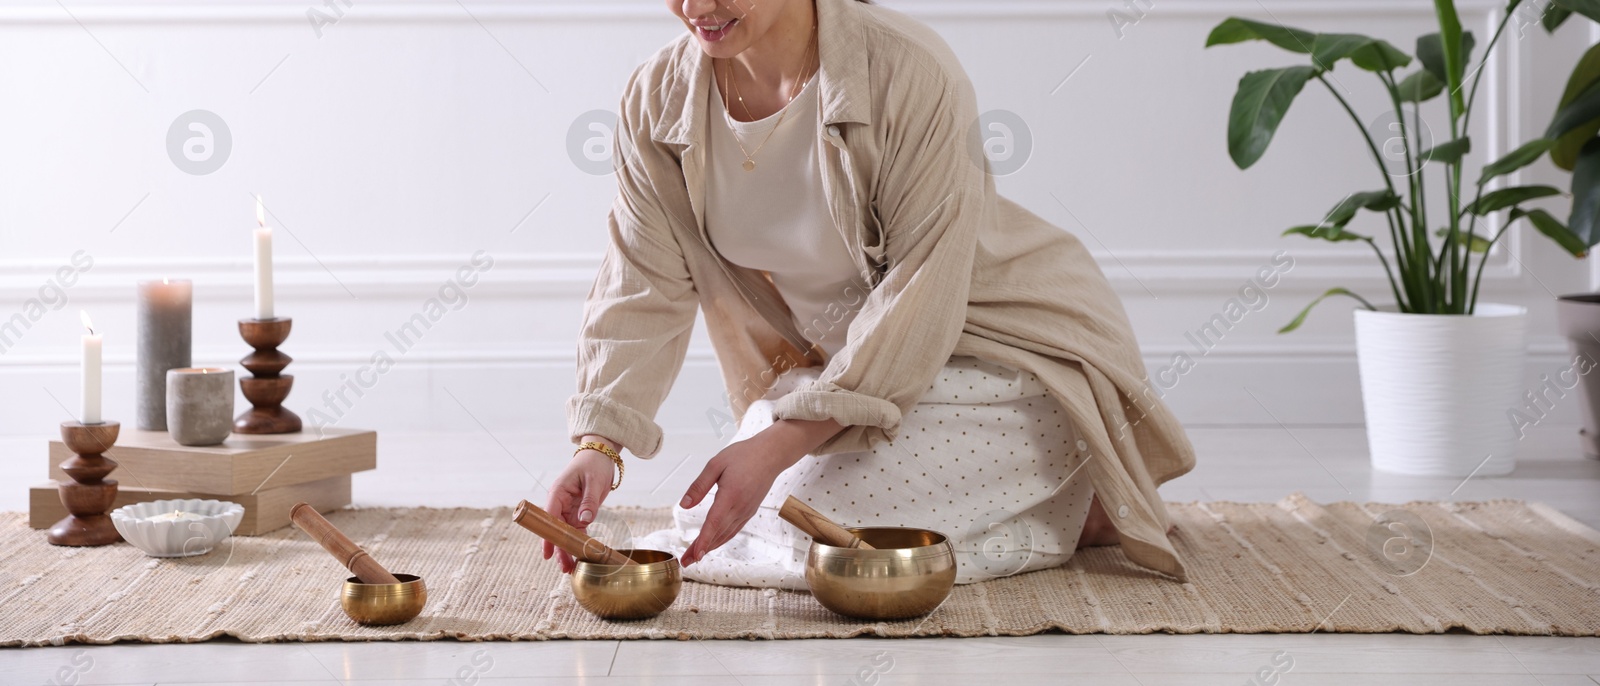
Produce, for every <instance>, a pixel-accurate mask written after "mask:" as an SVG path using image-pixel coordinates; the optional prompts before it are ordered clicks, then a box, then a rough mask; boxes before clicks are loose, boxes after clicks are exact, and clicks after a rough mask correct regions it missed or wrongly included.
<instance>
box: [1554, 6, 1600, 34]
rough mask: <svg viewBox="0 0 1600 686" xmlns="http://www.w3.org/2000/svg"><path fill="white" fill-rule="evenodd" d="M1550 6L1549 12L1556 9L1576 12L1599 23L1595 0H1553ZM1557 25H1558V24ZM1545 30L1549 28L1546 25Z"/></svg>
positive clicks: (1599, 15) (1599, 16)
mask: <svg viewBox="0 0 1600 686" xmlns="http://www.w3.org/2000/svg"><path fill="white" fill-rule="evenodd" d="M1550 4H1551V7H1550V11H1555V8H1556V7H1560V8H1562V9H1564V10H1566V11H1568V12H1577V13H1578V14H1581V15H1583V16H1585V17H1588V18H1590V19H1593V20H1595V21H1600V2H1596V1H1595V0H1554V2H1552V3H1550ZM1557 23H1558V24H1559V23H1560V22H1557ZM1546 28H1550V27H1549V26H1548V25H1546Z"/></svg>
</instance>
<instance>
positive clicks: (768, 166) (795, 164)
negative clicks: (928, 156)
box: [706, 69, 868, 359]
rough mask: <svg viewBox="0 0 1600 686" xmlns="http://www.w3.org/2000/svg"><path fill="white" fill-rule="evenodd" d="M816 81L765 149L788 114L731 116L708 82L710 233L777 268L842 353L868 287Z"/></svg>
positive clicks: (821, 335) (770, 269)
mask: <svg viewBox="0 0 1600 686" xmlns="http://www.w3.org/2000/svg"><path fill="white" fill-rule="evenodd" d="M715 72H716V70H714V69H713V73H715ZM717 76H719V77H720V76H721V75H720V74H717ZM816 83H817V78H816V76H812V78H811V80H810V81H809V82H807V83H806V85H805V86H804V87H802V89H801V91H800V94H799V95H798V96H796V97H795V99H794V101H792V102H790V103H789V104H788V106H787V110H788V114H787V115H785V116H784V120H783V126H781V127H779V128H778V130H777V131H776V132H773V133H772V138H771V139H770V140H767V142H766V145H765V146H764V147H762V148H761V150H760V152H756V147H757V146H760V145H762V141H763V140H765V139H766V137H767V133H768V132H770V131H772V127H773V126H774V125H776V124H777V123H778V116H779V114H780V113H781V111H780V112H775V113H773V114H772V116H769V117H766V118H765V119H760V120H757V121H753V122H741V121H735V120H733V119H732V118H731V117H729V116H727V110H726V109H725V108H724V106H723V102H722V97H721V95H720V93H719V91H718V89H717V88H715V87H713V88H708V89H707V91H708V92H709V93H710V97H711V101H712V102H711V103H710V108H709V110H708V111H709V113H710V121H709V122H708V126H707V128H708V129H709V136H708V140H707V145H708V147H709V150H708V151H707V159H708V160H709V161H708V163H707V164H706V230H707V232H708V233H709V234H710V236H711V242H712V245H713V247H714V248H715V249H716V251H717V252H718V253H719V254H721V255H722V256H723V257H724V258H726V259H727V260H728V261H730V262H732V263H734V264H737V265H740V266H743V267H748V268H750V269H757V270H762V271H765V272H767V273H768V275H769V276H770V277H771V278H772V283H773V284H774V285H775V286H777V289H778V293H779V294H780V295H782V296H783V299H784V302H785V303H787V304H788V306H789V310H790V311H791V312H793V313H794V321H795V325H796V326H797V327H798V328H799V329H800V332H801V333H802V334H803V335H804V336H805V337H806V339H807V340H810V341H811V342H813V343H816V344H818V345H820V346H821V347H822V349H823V350H825V351H827V353H828V357H829V359H832V357H833V356H834V355H835V354H837V353H838V352H839V350H840V349H841V348H843V347H844V342H845V331H846V330H847V329H848V328H849V326H850V322H851V320H853V319H854V318H855V314H856V312H857V311H859V310H860V309H861V305H862V304H863V303H864V302H865V300H866V292H867V290H868V289H867V287H866V284H864V283H863V282H862V281H861V277H860V274H859V273H858V272H857V271H856V267H855V263H854V262H853V261H852V260H851V258H850V253H849V248H848V247H847V246H846V245H845V242H844V237H843V236H841V235H840V234H839V231H838V229H837V228H836V227H835V225H834V223H833V218H832V216H831V215H830V214H829V212H828V202H827V196H826V195H825V194H824V193H823V182H822V169H821V168H820V167H819V166H818V165H819V161H818V155H819V151H818V147H817V146H819V145H823V144H824V143H823V142H822V141H821V140H820V138H819V134H818V102H817V97H818V96H817V90H818V87H817V85H816ZM735 107H737V105H735ZM735 130H737V131H738V136H739V137H738V139H735V138H734V131H735ZM741 142H742V143H743V144H744V149H745V150H749V151H750V152H751V153H753V154H754V160H755V163H756V168H755V169H754V170H751V171H746V170H745V168H744V163H745V155H744V153H743V152H742V151H741V150H740V149H739V144H740V143H741Z"/></svg>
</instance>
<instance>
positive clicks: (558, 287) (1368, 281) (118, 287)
mask: <svg viewBox="0 0 1600 686" xmlns="http://www.w3.org/2000/svg"><path fill="white" fill-rule="evenodd" d="M1279 250H1286V251H1288V252H1289V254H1290V255H1291V256H1292V257H1293V258H1294V260H1295V266H1294V270H1293V271H1292V272H1289V273H1288V274H1309V275H1313V276H1314V277H1315V278H1314V279H1308V278H1302V277H1299V276H1295V277H1294V278H1288V279H1285V280H1284V281H1283V282H1281V283H1280V285H1279V286H1277V287H1274V289H1273V291H1274V292H1291V293H1298V292H1312V291H1315V292H1318V293H1320V292H1321V291H1322V290H1323V289H1325V288H1326V286H1325V285H1321V284H1322V283H1323V282H1325V281H1327V280H1337V281H1340V282H1341V283H1348V284H1354V285H1372V284H1380V285H1381V284H1383V283H1384V281H1383V272H1382V269H1381V268H1380V267H1379V266H1378V265H1377V264H1376V263H1375V262H1374V261H1373V258H1372V253H1371V252H1369V251H1360V250H1348V249H1341V248H1325V247H1323V246H1322V245H1321V244H1318V243H1314V242H1305V243H1301V244H1295V243H1289V242H1285V243H1283V244H1280V245H1276V246H1272V247H1271V248H1270V249H1263V250H1259V251H1258V250H1116V251H1105V250H1098V251H1090V254H1091V255H1092V256H1093V257H1094V258H1095V261H1096V262H1097V263H1098V264H1099V266H1100V269H1101V270H1102V271H1103V272H1105V275H1106V277H1107V279H1108V280H1110V281H1111V282H1112V285H1113V286H1114V287H1116V288H1117V290H1118V291H1120V292H1123V293H1126V294H1128V295H1133V296H1138V295H1147V294H1146V293H1145V292H1144V289H1146V288H1148V289H1150V290H1151V291H1153V292H1154V293H1156V294H1157V295H1159V294H1163V293H1167V294H1180V295H1194V294H1200V293H1206V294H1214V293H1227V292H1232V291H1236V290H1238V289H1239V287H1241V286H1242V285H1244V283H1245V282H1246V281H1247V280H1249V279H1253V278H1254V277H1255V274H1256V271H1257V270H1258V269H1259V268H1260V267H1262V266H1264V265H1267V264H1268V263H1269V261H1270V260H1271V258H1272V256H1273V255H1274V254H1276V253H1277V252H1278V251H1279ZM490 256H491V257H493V258H494V266H493V267H492V268H491V269H490V270H488V271H486V272H481V273H480V278H481V281H480V285H481V286H486V287H484V288H474V291H473V293H474V295H477V294H480V293H483V294H488V295H490V296H491V297H492V296H493V295H494V294H495V293H496V292H498V293H501V294H514V295H515V296H517V297H570V296H573V295H577V296H579V297H582V296H583V295H585V294H587V293H588V290H589V287H590V286H591V285H592V284H593V283H594V277H595V274H597V273H598V272H599V269H600V262H601V258H602V255H601V254H600V253H509V254H498V255H496V254H493V253H490ZM69 258H70V255H61V256H59V257H57V258H53V259H44V258H37V259H23V260H15V259H13V260H0V305H5V304H7V303H10V302H17V301H21V300H25V299H27V298H31V297H33V296H34V295H35V294H36V293H37V292H38V290H39V288H40V286H42V285H43V284H44V282H45V280H46V279H49V278H51V277H52V275H53V274H54V273H55V272H56V270H57V269H59V268H60V267H62V266H64V265H66V264H67V263H68V261H69ZM469 259H470V253H465V252H463V253H462V254H461V255H451V256H437V255H393V256H373V257H359V258H357V257H334V258H325V259H317V258H313V257H294V256H283V257H278V258H276V259H275V261H274V263H273V268H274V279H275V281H274V287H275V288H277V289H279V290H280V291H282V292H283V293H284V294H286V295H290V296H310V297H320V296H328V297H349V296H350V293H349V292H347V291H346V289H349V291H350V292H354V293H355V294H356V295H357V296H373V297H385V296H394V297H412V296H415V295H417V294H418V293H419V292H424V291H427V290H429V289H432V288H437V287H438V286H439V285H440V284H442V283H443V282H444V281H445V280H446V279H449V278H451V277H452V276H453V275H454V274H455V271H456V269H458V268H459V267H461V266H462V265H465V264H467V262H468V260H469ZM1521 274H1522V270H1521V267H1520V266H1519V264H1518V263H1517V262H1516V261H1515V260H1511V259H1509V258H1508V257H1506V256H1505V255H1502V256H1501V257H1500V258H1498V259H1493V258H1491V262H1490V263H1489V267H1487V268H1486V269H1485V270H1484V277H1485V279H1486V280H1488V281H1489V282H1491V283H1494V282H1509V281H1516V280H1518V279H1519V278H1520V277H1521ZM163 277H173V278H184V279H190V280H192V281H194V282H195V284H196V285H199V286H204V287H205V289H206V291H207V297H209V298H219V299H225V300H228V301H233V300H238V299H248V298H250V297H251V293H252V291H251V289H252V288H253V287H254V283H255V282H254V277H253V275H252V271H251V260H250V258H249V257H248V256H240V257H234V258H229V259H216V258H199V257H196V258H162V259H154V258H104V259H96V260H95V263H94V266H93V267H92V268H90V269H89V270H88V271H87V272H84V273H82V275H81V276H80V278H79V281H78V283H77V285H75V286H73V287H72V288H71V294H72V296H73V297H74V298H82V299H86V300H90V301H95V300H122V299H127V298H129V297H131V296H132V294H133V288H134V284H135V283H137V282H138V281H143V280H148V279H159V278H163ZM1311 281H1316V282H1317V283H1310V282H1311Z"/></svg>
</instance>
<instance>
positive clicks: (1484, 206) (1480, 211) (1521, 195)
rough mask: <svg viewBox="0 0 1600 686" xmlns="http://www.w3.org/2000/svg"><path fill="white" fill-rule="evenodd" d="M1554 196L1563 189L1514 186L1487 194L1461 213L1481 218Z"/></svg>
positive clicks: (1464, 208) (1462, 209)
mask: <svg viewBox="0 0 1600 686" xmlns="http://www.w3.org/2000/svg"><path fill="white" fill-rule="evenodd" d="M1552 195H1561V189H1559V188H1555V187H1552V186H1512V187H1510V188H1501V189H1500V190H1497V191H1491V192H1489V193H1485V194H1484V196H1483V197H1482V198H1480V199H1478V201H1477V202H1475V203H1471V204H1469V205H1467V206H1466V207H1463V208H1461V211H1462V213H1468V212H1470V213H1472V214H1476V215H1478V216H1480V217H1481V216H1483V215H1486V214H1489V213H1491V212H1497V211H1500V210H1503V209H1505V208H1507V207H1511V206H1512V205H1516V204H1518V203H1522V202H1527V201H1529V200H1534V199H1536V198H1548V197H1550V196H1552Z"/></svg>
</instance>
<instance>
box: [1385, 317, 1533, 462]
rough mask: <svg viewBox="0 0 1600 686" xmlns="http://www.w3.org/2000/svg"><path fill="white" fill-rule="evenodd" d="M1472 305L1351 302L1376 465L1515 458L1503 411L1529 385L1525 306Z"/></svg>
mask: <svg viewBox="0 0 1600 686" xmlns="http://www.w3.org/2000/svg"><path fill="white" fill-rule="evenodd" d="M1476 310H1477V311H1476V312H1475V313H1474V314H1471V315H1437V314H1402V313H1399V312H1396V311H1395V308H1394V307H1393V306H1390V307H1386V308H1383V309H1382V310H1380V311H1376V312H1374V311H1372V310H1366V309H1357V310H1356V311H1355V320H1356V359H1357V362H1358V363H1359V365H1360V368H1361V401H1362V405H1363V407H1364V409H1365V411H1366V416H1367V444H1368V446H1369V447H1370V448H1371V453H1372V468H1373V469H1376V470H1380V471H1384V472H1393V473H1397V474H1412V475H1419V476H1452V477H1461V478H1465V477H1466V476H1468V475H1469V474H1474V473H1476V475H1477V476H1492V475H1498V474H1509V473H1510V472H1511V470H1512V469H1513V468H1515V467H1516V449H1517V443H1518V437H1517V433H1516V431H1515V429H1514V428H1513V424H1512V423H1511V420H1510V419H1509V416H1508V414H1507V413H1508V411H1509V410H1512V409H1514V408H1519V407H1521V405H1522V403H1521V400H1522V395H1523V391H1525V390H1526V389H1525V388H1523V386H1524V376H1523V374H1524V371H1523V369H1524V367H1523V358H1524V357H1525V355H1526V353H1527V343H1526V336H1527V333H1526V332H1527V321H1528V310H1527V308H1525V307H1521V306H1518V305H1501V304H1492V303H1479V304H1478V306H1477V308H1476ZM1486 459H1487V462H1485V460H1486Z"/></svg>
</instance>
